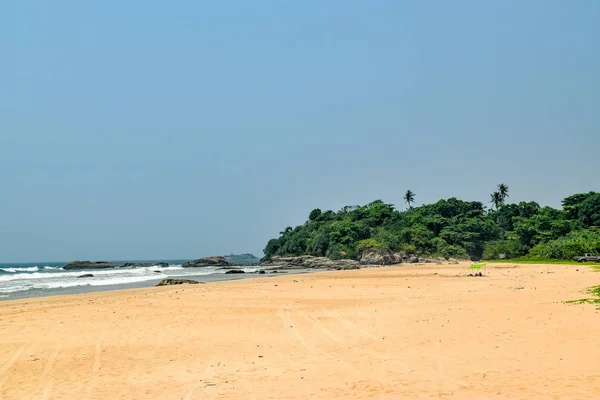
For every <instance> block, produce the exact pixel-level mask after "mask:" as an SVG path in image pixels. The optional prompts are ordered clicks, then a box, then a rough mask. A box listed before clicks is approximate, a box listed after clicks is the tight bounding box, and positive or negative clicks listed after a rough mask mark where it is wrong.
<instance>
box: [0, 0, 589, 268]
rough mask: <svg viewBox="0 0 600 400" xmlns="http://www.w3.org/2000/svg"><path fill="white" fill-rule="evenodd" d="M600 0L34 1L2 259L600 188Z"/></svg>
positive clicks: (183, 254)
mask: <svg viewBox="0 0 600 400" xmlns="http://www.w3.org/2000/svg"><path fill="white" fill-rule="evenodd" d="M598 38H600V2H597V1H594V0H579V1H576V2H569V1H556V0H544V1H542V0H527V1H486V2H482V1H475V0H472V1H460V0H457V1H452V2H450V1H441V0H440V1H427V0H424V1H396V0H394V1H375V0H374V1H327V2H324V1H301V2H282V1H252V2H250V1H222V2H221V1H218V2H199V1H178V2H164V1H126V2H122V1H112V0H110V1H109V0H107V1H75V0H72V1H61V0H54V1H41V0H40V1H25V0H19V1H17V0H8V1H5V2H3V5H2V12H0V60H1V62H0V185H1V192H0V262H1V261H3V262H11V261H43V260H47V261H50V260H72V259H94V260H98V259H154V258H193V257H199V256H205V255H211V254H223V253H229V252H247V251H250V252H254V253H256V254H259V253H260V252H261V250H262V249H263V247H264V245H265V244H266V242H267V240H268V239H270V238H271V237H274V236H276V235H277V233H278V232H279V231H280V230H282V229H283V228H284V227H285V226H287V225H296V224H299V223H302V222H303V221H304V220H305V219H306V217H307V215H308V213H309V212H310V210H311V209H313V208H315V207H319V208H321V209H334V210H337V209H339V208H341V207H342V206H344V205H347V204H363V203H367V202H369V201H372V200H375V199H383V200H384V201H386V202H389V203H394V204H397V205H398V206H399V207H404V205H403V204H402V200H401V199H402V196H403V193H404V192H405V191H406V190H407V189H411V190H413V191H414V192H415V193H416V200H417V204H421V203H427V202H433V201H436V200H438V199H440V198H448V197H453V196H456V197H459V198H463V199H466V200H479V201H485V202H487V201H488V199H489V193H491V192H492V191H493V189H494V187H495V185H497V184H498V183H501V182H504V183H506V184H508V185H509V186H510V189H511V199H512V200H514V201H521V200H536V201H538V202H540V203H541V204H548V205H552V206H560V200H561V199H562V198H564V197H566V196H567V195H570V194H572V193H576V192H582V191H589V190H599V189H600V187H599V186H600V177H599V171H600V131H599V127H600V112H599V111H598V110H599V107H600V75H599V74H598V71H600V47H599V46H598Z"/></svg>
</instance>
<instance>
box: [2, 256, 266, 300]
mask: <svg viewBox="0 0 600 400" xmlns="http://www.w3.org/2000/svg"><path fill="white" fill-rule="evenodd" d="M185 261H187V260H165V261H160V262H167V263H168V266H166V267H161V266H158V265H154V266H149V267H139V268H108V269H80V270H65V269H63V266H65V265H66V264H67V263H66V262H48V263H21V264H16V263H13V264H0V300H9V299H16V298H26V297H38V296H48V295H56V294H71V293H85V292H91V291H103V290H116V289H129V288H138V287H147V286H154V285H156V284H157V283H158V282H160V281H161V280H162V279H166V278H183V279H195V280H201V281H203V282H207V281H218V280H229V279H242V278H249V277H256V276H257V275H255V274H254V273H256V272H258V271H259V270H261V269H262V268H261V267H256V266H248V267H243V266H242V267H199V268H183V266H182V264H183V263H184V262H185ZM124 262H135V263H140V262H144V263H148V262H150V263H152V262H157V263H158V262H159V261H116V262H115V263H117V264H118V263H124ZM231 269H242V270H243V271H244V272H246V273H245V274H225V272H227V271H228V270H231ZM84 274H92V275H93V277H89V278H79V276H81V275H84Z"/></svg>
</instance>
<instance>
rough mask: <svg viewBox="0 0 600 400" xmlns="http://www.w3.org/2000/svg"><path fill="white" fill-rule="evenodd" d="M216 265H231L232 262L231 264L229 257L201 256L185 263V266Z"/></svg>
mask: <svg viewBox="0 0 600 400" xmlns="http://www.w3.org/2000/svg"><path fill="white" fill-rule="evenodd" d="M215 266H217V267H218V266H224V267H229V266H231V264H229V262H228V261H227V259H226V258H225V257H222V256H215V257H205V258H199V259H197V260H194V261H188V262H186V263H184V264H183V267H184V268H197V267H215Z"/></svg>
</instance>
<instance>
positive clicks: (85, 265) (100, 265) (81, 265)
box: [63, 261, 116, 269]
mask: <svg viewBox="0 0 600 400" xmlns="http://www.w3.org/2000/svg"><path fill="white" fill-rule="evenodd" d="M115 267H116V265H115V264H113V263H110V262H104V261H97V262H91V261H73V262H70V263H68V264H67V265H65V266H64V267H63V269H104V268H115Z"/></svg>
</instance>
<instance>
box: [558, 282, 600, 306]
mask: <svg viewBox="0 0 600 400" xmlns="http://www.w3.org/2000/svg"><path fill="white" fill-rule="evenodd" d="M587 293H588V294H590V295H592V296H594V297H593V298H586V299H577V300H568V301H566V302H565V303H575V304H597V305H598V308H600V286H592V287H591V288H589V289H588V290H587Z"/></svg>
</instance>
